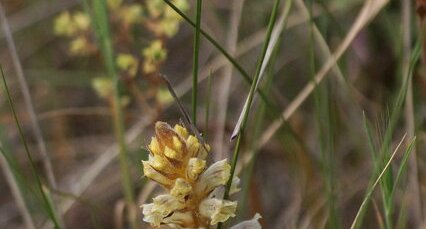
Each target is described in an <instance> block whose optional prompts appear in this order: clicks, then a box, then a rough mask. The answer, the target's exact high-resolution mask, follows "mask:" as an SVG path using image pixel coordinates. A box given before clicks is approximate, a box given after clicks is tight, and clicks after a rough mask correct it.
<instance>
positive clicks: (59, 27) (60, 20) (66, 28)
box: [53, 11, 77, 36]
mask: <svg viewBox="0 0 426 229" xmlns="http://www.w3.org/2000/svg"><path fill="white" fill-rule="evenodd" d="M53 30H54V33H55V34H56V35H60V36H72V35H74V34H75V32H76V31H77V28H76V27H75V25H74V23H73V20H72V18H71V14H70V13H69V12H68V11H65V12H62V13H61V14H59V15H58V16H57V17H56V18H55V22H54V29H53Z"/></svg>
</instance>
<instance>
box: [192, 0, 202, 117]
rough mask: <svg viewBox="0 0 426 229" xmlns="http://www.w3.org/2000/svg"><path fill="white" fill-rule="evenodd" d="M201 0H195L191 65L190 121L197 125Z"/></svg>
mask: <svg viewBox="0 0 426 229" xmlns="http://www.w3.org/2000/svg"><path fill="white" fill-rule="evenodd" d="M202 3H203V1H202V0H197V15H196V24H195V33H194V55H193V58H194V59H193V66H192V122H193V123H194V124H195V125H197V91H198V55H199V53H200V27H201V6H202Z"/></svg>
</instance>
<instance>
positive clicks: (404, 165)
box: [391, 137, 416, 197]
mask: <svg viewBox="0 0 426 229" xmlns="http://www.w3.org/2000/svg"><path fill="white" fill-rule="evenodd" d="M415 145H416V137H414V138H413V140H412V141H411V142H410V144H409V145H408V147H407V149H406V150H405V153H404V156H403V157H402V160H401V165H400V166H399V169H398V172H397V174H396V177H395V182H394V185H393V187H392V192H391V197H393V196H394V194H395V191H396V188H397V185H398V183H399V180H400V179H401V177H402V175H403V174H404V172H405V171H406V168H407V165H408V163H407V162H408V159H409V158H410V155H411V152H413V149H414V146H415Z"/></svg>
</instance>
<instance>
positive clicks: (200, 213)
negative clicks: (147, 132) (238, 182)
mask: <svg viewBox="0 0 426 229" xmlns="http://www.w3.org/2000/svg"><path fill="white" fill-rule="evenodd" d="M148 149H149V151H150V155H149V159H148V160H147V161H142V163H143V167H144V173H145V176H146V177H148V178H150V179H151V180H154V181H156V182H157V183H159V184H160V185H162V186H163V187H164V188H165V189H166V190H167V191H168V193H167V194H163V195H159V196H157V197H155V198H154V199H153V203H150V204H144V205H143V206H142V207H143V214H144V218H143V219H144V221H146V222H148V223H150V224H151V225H152V226H160V225H163V224H165V225H168V226H169V227H172V228H183V229H184V228H208V227H209V225H215V224H217V223H219V222H225V221H226V220H228V219H229V218H230V217H234V216H235V210H236V208H237V202H235V201H228V200H221V199H216V198H214V197H211V196H212V195H210V194H211V193H212V192H213V190H215V189H216V188H217V187H219V186H222V185H224V184H226V182H227V181H228V180H229V177H230V168H231V166H230V165H229V164H228V163H227V162H226V160H222V161H218V162H216V163H214V164H212V165H211V166H210V167H208V168H207V165H206V157H207V153H208V151H209V150H210V147H209V146H208V145H207V144H206V145H204V146H203V145H202V143H200V142H199V141H198V139H197V138H196V137H195V136H194V135H191V134H189V133H188V130H187V129H186V128H184V127H183V126H181V125H176V126H175V127H174V128H172V127H171V126H169V125H168V124H167V123H164V122H157V123H156V124H155V137H153V138H152V140H151V143H150V144H149V145H148Z"/></svg>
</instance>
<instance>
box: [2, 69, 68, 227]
mask: <svg viewBox="0 0 426 229" xmlns="http://www.w3.org/2000/svg"><path fill="white" fill-rule="evenodd" d="M0 71H1V76H2V80H3V85H4V88H5V92H6V96H7V100H8V102H9V106H10V110H11V111H12V115H13V119H14V121H15V124H16V127H17V128H18V132H19V137H20V138H21V142H22V144H23V145H24V149H25V153H26V156H27V158H28V161H29V163H30V169H31V173H32V175H33V176H34V178H35V180H36V184H37V188H38V190H39V191H40V193H41V196H42V199H43V203H44V204H43V208H44V209H45V210H46V212H47V214H48V216H49V218H50V220H51V221H52V223H53V225H54V227H55V228H58V229H59V228H63V223H62V221H61V219H60V218H59V217H58V215H57V214H56V210H55V207H54V205H53V203H52V202H51V200H50V197H49V196H47V195H46V193H45V192H44V190H43V184H42V182H41V178H40V176H39V175H38V173H37V170H36V166H35V163H34V160H33V158H32V155H31V153H30V148H29V146H28V143H27V140H26V138H25V136H24V132H23V131H22V128H21V124H20V122H19V119H18V115H17V114H16V111H15V105H14V102H13V100H12V97H11V95H10V91H9V87H8V84H7V81H6V77H5V75H4V72H3V67H2V66H0Z"/></svg>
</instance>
